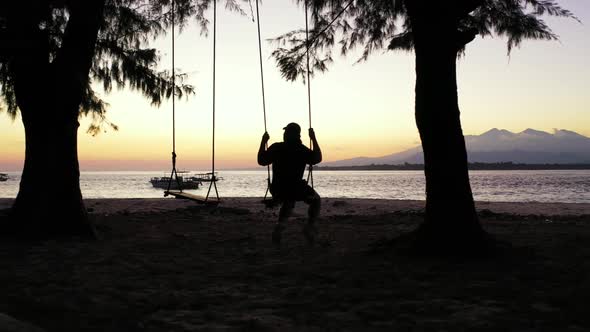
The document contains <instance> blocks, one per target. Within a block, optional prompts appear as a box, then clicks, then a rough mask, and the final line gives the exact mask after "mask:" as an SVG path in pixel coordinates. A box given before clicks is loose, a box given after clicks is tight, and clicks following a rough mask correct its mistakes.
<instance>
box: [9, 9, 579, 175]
mask: <svg viewBox="0 0 590 332" xmlns="http://www.w3.org/2000/svg"><path fill="white" fill-rule="evenodd" d="M560 4H562V5H563V6H564V7H566V8H568V9H570V10H571V11H572V12H574V14H575V15H576V16H577V17H579V18H580V20H581V21H582V24H580V23H578V22H576V21H574V20H565V19H548V23H549V25H550V26H551V27H552V28H553V30H554V32H556V33H557V34H558V35H560V41H559V42H547V41H525V42H524V43H523V45H522V46H521V48H520V49H516V50H514V51H513V53H512V54H511V55H510V56H507V54H506V45H505V42H506V41H505V40H503V39H500V38H498V39H490V38H487V39H481V38H480V37H477V38H476V40H475V41H473V42H472V43H470V44H469V45H468V48H467V53H466V57H464V58H461V59H460V60H459V67H458V80H459V101H460V106H461V111H462V113H461V114H462V118H461V119H462V125H463V131H464V133H465V134H481V133H483V132H485V131H487V130H489V129H491V128H494V127H496V128H502V129H507V130H510V131H514V132H519V131H522V130H524V129H526V128H534V129H538V130H545V131H548V132H551V131H552V130H553V128H559V129H568V130H573V131H576V132H578V133H580V134H583V135H586V136H590V93H589V92H590V91H589V90H588V89H589V88H588V87H589V86H590V66H589V64H590V60H589V59H590V39H588V36H590V3H589V2H588V1H587V0H564V1H560ZM304 15H305V14H304V11H303V9H302V8H300V7H297V6H295V5H294V4H293V2H292V1H290V0H273V1H265V2H264V3H263V4H262V5H261V24H262V35H263V36H262V37H263V38H265V39H266V38H272V37H276V36H278V35H280V34H281V33H284V32H287V31H290V30H292V29H296V28H300V27H302V26H303V25H304V22H305V21H304V20H305V16H304ZM169 37H170V36H168V37H167V38H163V39H161V40H158V41H156V42H155V43H154V47H156V48H158V49H159V50H160V52H161V54H162V63H161V68H162V69H167V68H168V69H169V68H170V66H171V64H170V52H171V50H170V46H171V45H170V38H169ZM210 37H211V36H210ZM210 37H209V38H206V37H204V36H200V34H199V30H198V29H197V28H195V27H189V28H187V29H185V30H184V31H183V32H182V33H181V34H180V35H179V36H177V40H176V67H177V68H179V69H181V70H182V71H184V72H187V73H189V74H190V78H189V82H190V83H191V84H193V85H194V86H195V88H196V90H197V93H196V95H194V96H191V97H189V99H188V100H184V99H183V100H181V101H178V102H177V105H176V111H177V135H178V136H177V153H178V163H179V168H182V169H207V168H208V167H210V158H211V129H212V123H211V122H212V116H211V114H212V107H211V104H212V102H211V101H212V93H211V90H212V39H211V38H210ZM217 47H218V48H217V127H216V128H217V129H216V135H217V136H216V143H217V146H216V148H217V151H216V157H217V161H216V165H217V167H218V168H250V167H255V166H256V152H257V148H258V144H259V141H260V137H261V136H262V134H263V133H264V122H263V112H262V99H261V92H260V89H261V88H260V76H259V64H258V44H257V35H256V24H255V23H253V22H252V20H251V18H250V17H242V16H239V15H237V14H235V13H228V12H224V11H220V12H219V16H218V41H217ZM273 47H274V46H273V45H271V44H269V43H263V52H264V58H265V62H264V69H265V84H266V99H267V116H268V118H267V121H268V132H269V134H270V136H271V142H274V141H277V140H281V138H282V128H283V127H284V126H285V125H286V124H287V123H288V122H298V123H299V124H301V126H302V127H303V128H307V127H308V126H309V122H308V116H307V115H308V113H307V88H306V87H305V85H303V84H302V83H301V82H294V83H290V82H285V81H283V80H282V79H281V76H280V73H279V72H278V70H277V68H276V67H275V64H274V61H273V60H272V59H271V58H270V53H271V51H272V50H273ZM356 59H357V57H355V56H354V54H351V55H349V56H348V57H347V58H341V57H335V63H334V64H333V66H332V67H331V68H330V70H329V72H327V73H324V74H321V75H317V76H316V77H314V78H313V79H312V82H311V84H312V85H311V88H312V121H313V123H312V124H313V127H314V128H315V131H316V134H317V137H318V140H319V143H320V145H321V147H322V150H323V153H324V160H326V161H332V160H339V159H345V158H351V157H357V156H372V157H377V156H382V155H386V154H390V153H394V152H399V151H402V150H405V149H407V148H411V147H414V146H416V145H418V144H419V137H418V133H417V129H416V125H415V122H414V113H413V107H414V92H413V89H414V79H415V74H414V57H413V54H412V53H393V52H388V53H376V54H374V55H373V56H372V57H370V58H369V61H368V62H365V63H361V64H356V65H355V64H354V63H355V61H356ZM105 99H106V100H107V101H108V102H109V103H110V105H111V107H110V109H109V113H108V118H109V119H110V120H111V121H112V122H113V123H115V124H117V125H118V126H119V128H120V130H119V131H118V132H115V131H108V132H107V133H102V134H100V135H98V136H97V137H92V136H90V135H89V134H86V133H85V130H86V128H87V126H88V123H89V121H88V120H86V119H83V120H82V126H81V128H80V134H79V138H80V139H79V141H80V142H79V156H80V162H81V166H82V170H166V169H168V168H169V167H170V152H171V149H172V146H171V145H172V138H171V135H172V108H171V105H172V104H171V102H165V103H163V104H162V106H161V107H160V108H154V107H151V106H150V104H149V101H148V100H146V99H144V98H143V97H142V96H141V95H139V94H137V93H134V92H131V91H115V92H113V93H111V94H110V95H107V96H105ZM303 138H304V142H307V135H306V133H304V137H303ZM0 141H1V142H2V145H1V147H0V155H1V157H0V171H11V170H19V169H20V168H21V167H22V162H23V156H24V133H23V127H22V124H21V122H20V119H17V120H16V121H14V122H13V121H11V120H10V118H9V117H8V116H7V115H6V114H3V113H2V114H0Z"/></svg>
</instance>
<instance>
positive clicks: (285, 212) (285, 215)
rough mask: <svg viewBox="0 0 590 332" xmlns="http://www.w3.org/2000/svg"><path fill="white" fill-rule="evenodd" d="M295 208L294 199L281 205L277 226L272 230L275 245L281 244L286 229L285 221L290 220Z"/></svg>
mask: <svg viewBox="0 0 590 332" xmlns="http://www.w3.org/2000/svg"><path fill="white" fill-rule="evenodd" d="M294 208H295V202H294V201H289V200H288V201H284V202H283V204H282V205H281V209H280V210H279V221H278V222H277V224H276V225H275V228H274V230H273V232H272V242H273V243H274V244H275V245H279V244H281V238H282V234H283V230H284V229H285V223H286V222H287V220H289V217H290V216H291V213H292V212H293V209H294Z"/></svg>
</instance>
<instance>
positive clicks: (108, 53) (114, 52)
mask: <svg viewBox="0 0 590 332" xmlns="http://www.w3.org/2000/svg"><path fill="white" fill-rule="evenodd" d="M70 1H74V0H69V1H68V0H21V1H18V2H13V1H2V3H0V44H1V45H2V46H1V48H0V97H1V99H2V101H3V103H2V104H0V105H1V106H0V107H2V109H4V110H6V111H7V112H8V113H9V114H11V115H13V116H15V115H16V113H17V111H18V107H17V104H16V99H15V95H14V93H15V92H14V87H13V83H12V82H13V79H14V78H13V75H12V71H11V60H12V59H14V57H17V56H18V54H19V52H23V51H26V48H27V45H26V41H23V40H19V38H18V34H17V33H14V31H15V28H14V25H15V23H14V22H18V21H20V22H27V23H29V24H30V25H31V26H34V27H35V29H38V31H39V32H40V33H41V35H43V36H45V38H44V40H41V41H38V42H43V43H47V44H48V54H47V62H48V64H49V65H50V66H51V65H55V63H56V59H58V57H59V54H60V50H61V48H62V47H63V45H62V38H63V36H64V32H65V29H66V27H67V25H68V19H69V15H70V8H71V3H70ZM104 1H105V10H104V15H103V23H102V25H101V29H100V31H99V35H98V40H97V44H96V53H95V56H94V60H93V64H92V68H91V72H90V78H89V83H88V87H87V88H86V90H85V98H84V101H83V102H82V104H81V105H80V114H81V115H90V116H92V118H93V120H94V121H93V123H92V125H91V127H90V128H89V132H91V133H93V134H96V133H98V132H100V131H101V127H102V126H103V125H105V124H106V125H108V126H111V127H112V128H114V129H116V126H115V125H113V124H111V123H110V122H109V121H108V120H107V119H106V117H105V116H106V111H107V108H108V103H106V102H105V101H104V100H103V99H102V97H101V96H99V95H98V94H97V93H96V92H95V89H96V87H97V86H98V87H102V88H103V90H104V92H105V93H109V92H111V91H112V89H113V87H115V88H117V89H123V88H130V89H131V90H133V91H137V92H140V93H142V94H143V95H144V96H145V97H146V98H148V99H149V100H150V101H151V103H152V105H154V106H159V105H160V104H161V102H162V100H164V99H169V98H171V97H172V95H173V94H175V95H176V96H177V97H178V98H180V97H182V96H185V95H188V94H193V93H194V88H193V87H192V86H190V85H187V84H185V83H184V80H185V78H186V75H185V74H183V73H180V74H179V73H178V71H177V73H176V78H175V84H173V83H172V73H171V70H164V71H162V70H159V69H158V63H159V61H160V54H159V52H158V50H156V49H153V48H150V46H149V44H150V42H151V41H153V40H154V39H156V38H158V37H160V36H162V35H164V34H165V33H166V32H167V31H168V32H169V31H170V28H171V25H172V2H171V0H104ZM240 2H244V3H245V2H247V1H246V0H226V1H225V7H226V8H227V9H229V10H234V11H238V12H240V13H243V10H242V9H241V7H240ZM211 6H212V1H211V0H176V1H175V6H174V8H175V10H174V13H175V15H174V17H175V25H176V27H177V29H179V30H182V29H183V27H185V26H186V24H188V23H189V22H191V21H192V20H196V22H197V23H198V24H199V25H200V26H201V29H202V32H203V33H204V34H206V33H207V26H208V24H209V19H208V18H207V17H206V15H208V14H207V13H206V12H207V10H208V9H210V7H211ZM11 25H12V26H11ZM160 67H162V66H160ZM163 67H166V66H165V65H164V66H163ZM39 88H40V89H42V88H43V87H39Z"/></svg>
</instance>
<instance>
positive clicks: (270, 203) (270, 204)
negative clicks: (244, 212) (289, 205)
mask: <svg viewBox="0 0 590 332" xmlns="http://www.w3.org/2000/svg"><path fill="white" fill-rule="evenodd" d="M260 203H262V204H264V206H265V207H266V208H267V209H273V208H275V207H277V205H279V204H281V201H279V200H278V199H274V198H264V199H263V200H261V201H260Z"/></svg>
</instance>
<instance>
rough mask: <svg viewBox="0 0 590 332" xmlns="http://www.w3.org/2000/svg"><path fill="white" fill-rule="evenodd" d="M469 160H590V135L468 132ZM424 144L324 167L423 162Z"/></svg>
mask: <svg viewBox="0 0 590 332" xmlns="http://www.w3.org/2000/svg"><path fill="white" fill-rule="evenodd" d="M465 144H466V145H467V152H468V158H469V162H472V163H473V162H482V163H498V162H513V163H522V164H575V163H590V138H589V137H586V136H583V135H580V134H578V133H576V132H574V131H570V130H564V129H554V132H553V133H548V132H545V131H540V130H535V129H530V128H529V129H526V130H524V131H522V132H520V133H513V132H511V131H508V130H505V129H497V128H493V129H490V130H488V131H486V132H485V133H483V134H481V135H466V136H465ZM423 162H424V157H423V155H422V148H421V147H420V146H417V147H414V148H411V149H408V150H405V151H402V152H398V153H394V154H390V155H386V156H382V157H357V158H352V159H345V160H339V161H333V162H325V163H322V166H363V165H370V164H376V165H381V164H390V165H396V164H403V163H410V164H421V163H423Z"/></svg>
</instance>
